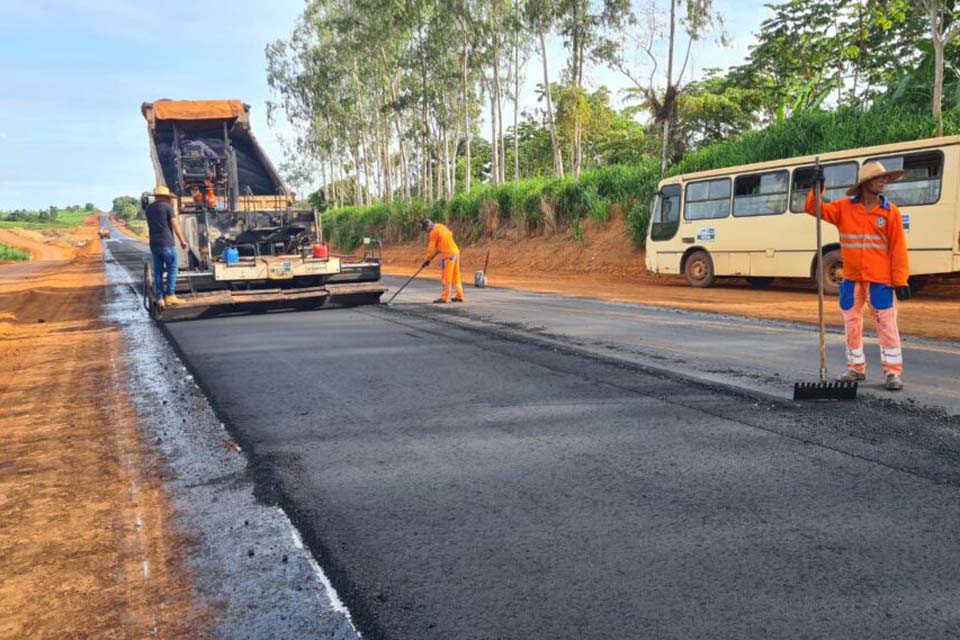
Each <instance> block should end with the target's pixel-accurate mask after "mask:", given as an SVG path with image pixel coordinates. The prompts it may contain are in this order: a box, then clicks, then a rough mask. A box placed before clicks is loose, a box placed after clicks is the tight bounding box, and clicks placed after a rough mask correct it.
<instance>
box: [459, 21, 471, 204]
mask: <svg viewBox="0 0 960 640" xmlns="http://www.w3.org/2000/svg"><path fill="white" fill-rule="evenodd" d="M461 24H463V82H462V84H461V87H462V89H463V133H464V135H465V136H466V149H465V152H466V171H465V175H464V177H463V180H464V183H463V184H464V190H465V191H470V187H471V184H472V182H473V167H472V163H473V154H472V152H471V150H470V141H471V138H472V136H473V127H472V126H471V124H470V100H469V96H468V95H467V72H468V70H469V68H470V67H469V62H470V48H469V42H468V40H467V25H466V21H465V20H463V21H462V22H461Z"/></svg>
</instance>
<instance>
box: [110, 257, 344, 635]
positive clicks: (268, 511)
mask: <svg viewBox="0 0 960 640" xmlns="http://www.w3.org/2000/svg"><path fill="white" fill-rule="evenodd" d="M104 263H105V271H106V275H107V286H108V287H109V289H110V290H108V302H107V303H106V305H105V306H106V307H111V306H117V305H124V304H129V305H130V309H129V310H128V312H129V313H130V314H131V315H139V316H140V317H139V318H135V319H133V320H132V321H131V319H130V318H129V317H128V318H124V317H123V312H121V313H119V314H118V313H117V312H116V310H115V309H105V310H104V312H105V317H106V318H107V320H108V321H111V322H114V323H117V324H119V326H120V328H121V331H122V333H123V336H124V358H125V360H127V361H128V362H127V363H126V364H127V366H128V369H133V370H132V371H130V380H128V387H129V386H130V382H131V381H132V380H135V379H136V380H138V381H142V380H143V379H144V378H145V377H146V376H145V375H144V372H143V371H137V370H136V369H137V368H138V366H137V364H136V363H135V362H134V363H133V366H131V362H130V360H134V361H135V360H136V358H137V350H138V349H140V350H141V351H142V350H143V347H142V344H138V343H139V342H142V340H143V336H142V335H137V333H138V330H137V329H131V326H130V325H131V322H133V323H139V325H140V327H139V329H142V330H143V331H145V332H147V333H153V334H155V336H156V338H157V339H158V340H157V341H158V342H160V343H161V344H162V345H164V346H166V347H167V348H168V349H169V351H168V353H166V354H162V353H161V354H159V357H158V354H156V353H151V354H148V355H150V356H151V357H154V358H156V359H157V360H158V361H162V360H166V361H167V365H166V368H165V371H168V370H170V369H174V370H176V369H175V368H179V369H180V370H181V371H182V372H183V373H185V374H186V375H182V376H179V381H178V384H169V385H166V388H165V389H162V390H154V391H155V393H153V396H154V397H162V396H167V397H170V398H173V397H176V396H177V395H181V396H183V395H184V394H186V395H188V396H190V397H189V400H188V401H187V403H186V404H184V403H181V404H182V405H183V406H176V404H177V403H174V402H171V403H170V404H167V401H166V400H163V401H162V402H163V405H164V406H163V408H162V410H161V411H162V413H166V414H167V416H166V418H167V421H166V422H167V423H169V422H170V420H169V418H170V415H171V414H172V415H173V416H174V417H175V416H178V415H184V416H189V417H190V419H191V423H190V426H195V425H196V424H197V423H201V422H202V423H204V424H202V425H200V427H199V428H198V429H197V430H198V431H200V430H202V431H206V432H207V433H206V434H205V437H206V439H207V440H209V441H210V442H208V443H207V444H208V446H209V448H210V450H209V451H207V452H206V453H207V454H208V455H209V457H210V458H211V459H212V460H214V461H215V462H213V465H214V466H216V465H217V463H218V462H219V463H220V464H223V463H224V461H223V458H224V457H226V458H231V457H233V458H234V459H235V460H237V461H239V464H237V463H236V462H231V461H227V462H226V463H225V464H226V465H228V466H229V467H232V468H228V472H227V473H226V474H223V475H219V476H215V477H212V478H211V477H204V478H201V481H200V482H189V481H185V480H184V478H183V477H182V476H183V473H182V471H183V466H184V464H189V461H188V460H185V459H184V458H185V456H183V455H178V454H182V452H178V451H177V450H176V448H175V447H173V446H172V445H170V444H168V443H169V442H170V438H168V430H161V426H162V425H163V424H164V420H163V416H158V415H156V414H157V413H158V412H157V410H156V409H157V408H156V407H154V408H151V407H150V406H149V401H148V400H147V399H146V398H145V397H144V396H145V394H143V392H142V390H141V393H137V390H136V389H133V388H130V389H129V392H130V396H131V398H132V400H133V402H134V406H135V408H136V411H137V414H138V418H139V419H140V430H141V434H142V437H143V440H144V443H145V446H147V447H149V448H151V449H153V450H154V453H155V455H156V457H157V458H158V459H160V461H161V465H162V466H165V467H167V468H168V469H170V470H172V472H173V473H172V474H171V475H164V476H163V480H162V482H163V484H164V486H165V488H166V490H167V491H168V492H169V493H170V495H171V498H172V501H173V503H174V507H175V510H176V511H177V518H178V519H181V518H182V520H183V521H185V522H184V524H187V525H197V526H198V529H201V530H202V529H204V528H205V527H204V525H207V526H206V531H201V533H199V534H197V535H196V536H195V538H194V539H193V540H192V542H193V545H192V547H193V548H192V549H191V555H192V556H193V557H191V558H188V564H189V565H190V569H191V570H192V571H193V572H194V576H195V578H196V579H197V582H198V583H199V585H198V588H199V591H200V592H201V593H200V594H199V595H200V596H201V597H203V598H204V599H206V600H207V601H208V602H209V603H210V604H211V605H213V606H219V607H222V608H224V609H225V610H226V611H225V614H224V618H227V617H229V620H228V621H227V622H226V623H224V622H223V621H221V623H220V624H219V625H218V627H217V631H218V635H219V636H220V637H223V638H230V639H231V640H233V639H234V638H238V639H239V638H261V637H272V638H302V637H312V638H319V639H323V640H358V639H360V638H362V636H361V634H360V632H359V631H358V630H357V628H356V626H355V624H354V619H353V616H352V615H351V612H350V611H349V610H348V609H347V607H346V606H345V605H344V604H343V602H342V600H341V599H340V597H339V594H338V593H337V590H336V589H335V587H334V585H333V583H332V582H331V581H330V579H329V578H328V577H327V575H326V574H325V573H324V571H323V569H322V567H321V565H320V563H319V562H318V561H317V559H316V557H315V556H314V554H313V553H312V551H311V548H310V547H309V546H308V545H305V544H304V542H303V541H304V538H303V535H302V533H301V529H300V527H299V526H298V524H297V522H296V520H298V518H296V517H291V513H290V511H289V509H287V508H285V505H284V504H283V503H282V501H277V500H271V499H269V497H270V491H268V490H264V487H263V486H262V483H261V480H262V479H263V478H262V477H261V474H260V473H258V471H257V470H258V467H259V466H260V465H257V463H256V460H253V459H252V458H251V453H250V449H249V447H246V446H244V444H245V443H242V442H240V441H239V440H238V439H237V438H236V434H235V433H234V430H233V429H232V428H231V426H230V423H229V422H228V421H225V420H224V419H223V412H222V411H221V410H220V408H219V407H218V406H217V405H216V403H215V402H213V401H212V400H211V398H212V396H211V394H210V393H209V390H208V389H206V388H205V385H204V384H203V381H202V380H201V379H199V378H198V377H197V376H196V375H195V372H194V371H193V370H192V367H190V365H189V364H188V362H189V360H188V359H187V358H185V354H184V353H183V352H182V351H181V349H180V347H179V345H178V344H177V342H176V341H175V340H174V339H173V337H172V336H171V334H170V332H169V331H168V329H167V328H166V326H165V325H164V324H163V323H155V322H153V321H152V320H149V319H148V318H147V316H146V312H145V311H144V310H143V308H142V304H141V299H142V294H141V293H140V292H139V291H137V289H136V285H135V282H134V280H133V279H132V277H131V276H130V275H129V274H128V273H127V271H126V269H124V267H123V266H122V265H121V264H120V263H119V262H118V261H117V260H116V259H115V258H114V257H113V255H112V253H111V252H110V249H109V246H108V243H104ZM110 265H112V266H113V267H115V268H110ZM142 355H143V354H140V356H142ZM151 382H152V383H157V382H158V380H157V378H156V377H153V378H151ZM160 383H161V385H162V383H163V380H160ZM204 412H206V413H207V414H208V416H207V418H208V419H206V420H203V419H202V417H203V416H202V414H203V413H204ZM198 413H199V414H201V416H198V415H197V414H198ZM182 420H183V422H184V423H186V420H187V418H186V417H183V418H182ZM211 431H212V433H211ZM217 431H219V434H217ZM211 436H212V439H211ZM218 440H220V441H222V444H223V446H222V447H217V446H216V443H217V441H218ZM235 442H236V443H239V446H236V447H235V449H232V450H231V447H230V444H231V443H235ZM191 444H192V443H191ZM201 453H203V452H201ZM218 459H219V460H218ZM203 471H207V473H206V475H207V476H209V475H210V473H209V470H201V471H200V475H204V473H203ZM245 484H247V485H250V486H248V487H244V486H243V485H245ZM215 485H226V486H228V490H239V491H240V493H241V494H242V493H243V492H244V489H247V490H248V491H249V498H250V503H251V504H249V505H246V508H247V510H248V511H250V515H249V516H248V517H244V518H243V526H242V527H241V526H240V525H238V524H236V522H234V523H226V524H227V526H229V525H230V524H233V525H235V526H236V529H235V530H233V531H231V532H228V533H229V534H232V535H239V536H241V537H242V536H243V534H244V533H245V530H249V531H250V532H251V533H252V534H253V538H252V540H236V539H231V542H236V544H235V545H234V546H236V547H237V548H239V547H243V549H248V548H249V551H248V552H247V554H246V556H247V558H249V559H251V560H253V559H256V560H262V559H261V558H257V555H256V551H255V550H254V548H255V547H259V548H262V547H263V546H264V545H263V539H262V538H261V537H259V536H262V534H263V533H264V531H266V533H267V534H268V536H269V537H270V538H272V542H273V544H274V545H276V548H271V551H272V552H274V555H275V556H278V557H281V556H282V560H281V563H282V564H283V565H285V568H284V571H283V573H284V574H289V579H288V580H287V581H286V584H277V583H276V579H277V576H276V575H265V574H266V573H268V572H265V571H263V570H262V569H263V568H262V567H258V568H254V567H251V568H250V570H249V571H247V573H248V574H250V575H248V576H247V577H248V578H249V577H253V578H254V579H255V580H256V581H257V584H256V585H255V586H254V587H253V589H254V590H259V591H260V596H261V597H265V596H268V595H269V594H268V590H269V591H272V592H273V593H274V594H286V595H287V596H292V597H291V598H290V599H291V601H292V600H294V599H300V598H298V597H297V595H296V594H302V595H303V598H302V599H300V602H298V603H293V602H290V603H284V604H286V605H287V606H288V608H291V609H293V608H294V607H299V609H300V617H301V618H303V617H309V615H310V614H314V615H315V616H316V622H317V624H316V625H315V628H304V625H305V624H306V626H307V627H310V626H311V625H310V622H309V619H308V620H307V621H306V622H304V620H300V621H298V622H299V625H298V626H297V628H296V629H293V628H288V629H278V628H277V625H278V623H279V624H282V623H283V621H284V620H289V621H291V622H293V621H292V620H290V618H292V617H294V616H296V615H297V613H296V612H291V614H292V615H291V616H290V617H287V616H284V615H283V614H282V613H281V612H278V610H277V609H276V608H271V609H269V610H264V609H260V610H258V609H256V608H252V607H251V606H250V600H251V598H250V594H249V593H247V595H246V597H244V592H245V591H246V592H249V591H250V588H249V587H248V586H238V585H237V584H236V583H237V582H238V581H242V580H243V576H242V574H243V571H242V570H241V571H239V572H238V571H237V570H236V569H235V568H228V567H226V566H225V565H226V564H227V563H230V562H234V563H235V564H236V562H235V561H236V558H234V557H224V553H225V551H224V549H222V548H219V547H222V546H223V541H222V540H214V539H212V538H213V534H212V532H211V530H210V527H209V525H210V524H211V523H210V522H209V520H211V518H210V510H211V508H213V509H216V508H217V504H216V503H217V502H218V497H217V496H213V497H212V499H211V496H204V495H200V496H199V499H200V501H201V503H202V504H200V505H196V504H191V499H190V497H188V496H187V494H189V493H190V492H191V491H192V492H193V493H198V494H201V493H202V492H204V490H207V489H209V488H210V487H211V486H215ZM231 497H232V496H231ZM241 497H243V496H242V495H241ZM265 498H266V499H265ZM235 506H236V505H234V507H235ZM242 507H243V505H241V508H242ZM243 513H245V512H239V513H238V514H236V516H235V518H233V519H234V520H237V522H239V519H240V518H241V517H243ZM221 520H222V518H221ZM251 523H252V525H253V526H252V527H251ZM224 524H225V523H223V522H222V521H221V522H219V523H216V525H219V526H221V527H222V526H223V525H224ZM216 525H215V526H216ZM258 527H259V528H258ZM191 528H192V527H191ZM191 533H195V532H193V531H191ZM259 548H258V549H257V550H259ZM251 552H252V553H251ZM234 555H236V554H234ZM239 555H240V557H241V560H240V561H241V562H244V561H245V560H244V559H243V555H244V554H239ZM261 555H262V554H261ZM210 556H212V560H213V561H214V563H215V564H216V565H217V566H214V567H210V566H209V565H210V564H211V558H210ZM203 557H206V561H205V562H206V565H207V566H204V560H203V559H202V558H203ZM251 564H252V562H251ZM298 565H299V566H298ZM286 567H292V569H291V570H290V571H287V570H286ZM205 569H206V570H205ZM211 569H212V571H211ZM257 569H260V570H257ZM274 573H276V572H275V571H274ZM213 574H215V575H213ZM238 576H239V577H238ZM271 580H273V581H274V583H273V584H271ZM238 594H239V597H238ZM266 599H267V600H269V598H266ZM303 614H306V616H304V615H303ZM304 633H307V634H309V635H308V636H305V635H304ZM264 634H266V636H265V635H264Z"/></svg>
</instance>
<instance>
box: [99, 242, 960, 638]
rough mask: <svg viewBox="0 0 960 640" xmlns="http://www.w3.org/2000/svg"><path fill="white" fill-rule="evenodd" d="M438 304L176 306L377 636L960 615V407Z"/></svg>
mask: <svg viewBox="0 0 960 640" xmlns="http://www.w3.org/2000/svg"><path fill="white" fill-rule="evenodd" d="M120 253H121V252H118V251H116V250H115V251H114V254H115V255H117V254H120ZM120 259H121V260H125V259H127V258H120ZM129 260H130V263H132V262H134V261H135V260H133V259H132V258H130V259H129ZM435 315H436V313H435V312H434V311H432V310H431V309H424V310H422V311H415V312H414V311H411V312H404V311H403V310H402V309H401V310H393V309H375V308H363V309H353V310H333V311H321V312H312V313H311V312H308V313H277V314H264V315H250V316H237V317H224V318H216V319H211V320H202V321H195V322H184V323H176V324H170V325H167V327H166V328H167V332H168V335H169V336H170V338H171V339H172V340H173V342H174V344H175V345H176V347H177V348H178V349H179V351H180V352H181V354H182V356H183V357H184V359H185V361H186V362H187V363H188V365H189V366H190V367H191V369H192V370H193V371H194V373H195V375H196V376H197V379H198V381H199V382H200V384H201V385H202V387H203V388H204V389H205V390H206V391H207V393H208V394H209V396H210V398H211V401H212V402H213V403H214V405H215V407H216V408H217V410H218V413H219V415H220V416H221V417H222V418H223V419H224V420H225V421H226V423H227V426H228V428H229V429H230V430H231V431H232V432H233V433H234V434H235V436H236V437H237V438H238V440H239V441H240V443H241V444H242V445H243V447H244V449H245V451H246V452H247V453H248V455H249V456H250V458H251V461H252V466H253V469H254V471H255V473H256V475H257V487H258V491H259V495H260V497H261V499H263V500H265V501H276V502H278V503H280V504H281V505H282V506H284V507H285V508H286V510H287V512H288V513H290V515H291V518H292V519H293V520H294V522H295V524H296V525H297V526H298V528H299V529H300V531H301V532H302V533H303V535H304V537H305V539H306V541H307V543H308V544H309V545H310V547H311V548H312V550H313V551H314V553H315V555H316V556H317V558H318V560H319V562H320V564H321V565H322V566H323V567H324V569H325V571H326V572H327V573H328V575H330V577H331V579H332V580H333V583H334V586H335V587H336V588H337V590H338V592H339V594H340V596H341V598H342V599H343V600H344V602H345V603H346V605H347V606H348V607H349V608H350V610H351V613H352V615H353V617H354V620H355V621H356V623H357V626H358V628H359V629H360V631H361V632H362V633H363V635H364V637H366V638H397V639H399V638H409V639H417V640H419V639H432V638H438V639H440V638H443V639H450V638H477V639H481V638H482V639H493V638H523V639H527V638H678V639H681V638H682V639H692V638H855V637H863V638H948V637H956V636H957V634H958V630H960V604H958V602H960V598H958V596H960V534H958V533H957V523H958V522H960V518H958V516H960V492H958V485H960V440H958V438H957V431H958V430H957V424H956V421H955V420H951V419H947V418H943V417H940V416H937V415H928V414H924V413H918V412H911V411H907V410H902V409H900V408H898V407H895V406H887V405H884V404H882V403H878V402H861V403H857V404H853V405H837V404H827V405H806V406H796V405H793V404H791V403H780V402H772V401H764V400H762V399H756V398H752V397H750V396H748V395H740V394H736V393H730V392H729V391H728V390H724V389H716V388H710V387H708V386H703V385H700V384H694V383H690V382H688V381H685V380H684V379H683V378H680V377H677V376H674V375H669V374H660V373H658V372H656V371H652V370H645V369H641V368H636V367H629V366H625V365H620V364H617V363H616V362H613V361H605V360H602V359H599V358H596V357H590V356H588V355H584V354H579V353H576V352H575V351H573V350H566V349H562V348H553V347H550V346H549V345H546V344H542V343H541V342H538V340H536V339H535V337H531V338H530V339H529V340H525V339H523V338H522V336H518V335H516V334H506V333H504V332H498V331H489V332H487V331H483V330H466V329H463V328H461V327H457V326H453V325H451V324H449V323H446V322H438V321H437V319H438V318H437V317H434V316H435Z"/></svg>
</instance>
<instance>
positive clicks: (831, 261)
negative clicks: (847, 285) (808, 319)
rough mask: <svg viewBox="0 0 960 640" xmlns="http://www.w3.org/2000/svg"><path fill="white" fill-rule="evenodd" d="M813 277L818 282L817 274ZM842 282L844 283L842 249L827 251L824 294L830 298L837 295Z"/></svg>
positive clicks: (824, 261)
mask: <svg viewBox="0 0 960 640" xmlns="http://www.w3.org/2000/svg"><path fill="white" fill-rule="evenodd" d="M813 277H814V282H816V277H817V276H816V272H814V276H813ZM841 282H843V255H842V254H841V253H840V249H833V250H831V251H827V252H826V253H825V254H824V256H823V292H824V293H825V294H827V295H829V296H835V295H837V293H839V291H840V283H841Z"/></svg>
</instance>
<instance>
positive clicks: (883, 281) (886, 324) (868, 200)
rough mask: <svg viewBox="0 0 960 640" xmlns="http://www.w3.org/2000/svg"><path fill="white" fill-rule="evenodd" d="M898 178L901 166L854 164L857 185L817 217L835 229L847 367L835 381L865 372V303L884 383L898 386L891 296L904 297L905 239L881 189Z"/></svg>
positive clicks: (899, 357) (817, 179)
mask: <svg viewBox="0 0 960 640" xmlns="http://www.w3.org/2000/svg"><path fill="white" fill-rule="evenodd" d="M814 173H815V175H814V184H813V188H816V187H817V185H819V186H820V189H821V192H822V190H823V188H824V185H825V182H826V180H825V178H824V175H823V170H822V169H819V170H817V171H815V172H814ZM902 177H903V171H899V170H896V171H887V170H886V169H885V168H884V166H883V165H882V164H880V163H879V162H868V163H866V164H864V165H863V166H862V167H861V168H860V173H859V175H858V176H857V184H856V185H854V186H852V187H850V189H848V190H847V195H848V196H850V197H849V198H846V199H843V200H838V201H837V202H823V204H822V212H823V219H824V220H826V221H827V222H830V223H832V224H834V225H836V226H837V228H838V229H839V231H840V249H841V253H842V255H843V277H844V279H843V282H842V283H841V284H840V309H841V311H842V312H843V324H844V333H845V334H846V342H847V371H846V372H845V373H843V374H842V375H841V376H840V377H839V380H843V381H846V382H856V381H860V380H865V379H866V377H867V360H866V357H865V356H864V352H863V307H864V305H865V304H866V303H867V302H869V303H870V306H871V307H872V308H873V319H874V324H875V325H876V329H877V337H878V338H879V339H880V362H881V364H882V366H883V373H884V375H885V376H886V379H885V382H884V387H885V388H887V389H889V390H890V391H899V390H900V389H903V380H902V379H901V376H902V375H903V352H902V351H901V348H900V330H899V328H898V327H897V301H898V300H899V301H905V300H909V299H910V287H909V286H908V284H907V278H908V277H909V275H910V266H909V263H908V261H907V240H906V236H905V235H904V233H903V220H902V218H901V217H900V210H899V209H898V208H897V205H895V204H893V203H892V202H890V201H889V200H887V199H886V197H884V195H883V190H884V188H885V187H886V185H887V184H888V183H890V182H894V181H896V180H899V179H900V178H902ZM813 188H811V189H810V193H809V194H808V195H807V201H806V204H805V206H804V210H805V211H806V212H807V213H809V214H810V215H816V193H815V192H814V191H813Z"/></svg>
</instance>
